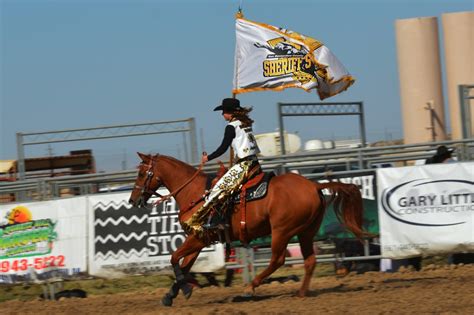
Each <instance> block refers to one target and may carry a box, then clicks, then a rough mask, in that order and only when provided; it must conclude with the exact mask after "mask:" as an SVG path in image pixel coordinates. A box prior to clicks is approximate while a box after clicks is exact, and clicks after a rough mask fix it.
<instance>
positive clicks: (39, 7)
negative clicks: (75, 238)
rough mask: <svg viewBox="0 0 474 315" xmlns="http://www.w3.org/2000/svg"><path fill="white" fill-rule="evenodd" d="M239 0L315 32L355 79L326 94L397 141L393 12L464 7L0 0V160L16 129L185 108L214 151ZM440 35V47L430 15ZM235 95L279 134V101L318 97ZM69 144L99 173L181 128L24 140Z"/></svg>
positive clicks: (295, 121)
mask: <svg viewBox="0 0 474 315" xmlns="http://www.w3.org/2000/svg"><path fill="white" fill-rule="evenodd" d="M239 4H242V9H243V13H244V16H245V18H247V19H249V20H252V21H257V22H262V23H267V24H271V25H274V26H278V27H282V28H286V29H289V30H292V31H295V32H299V33H302V34H305V35H307V36H311V37H313V38H316V39H318V40H319V41H321V42H323V43H324V44H325V45H326V46H327V47H328V48H329V49H330V50H331V51H332V52H333V54H334V55H336V56H337V58H338V59H339V60H340V61H341V62H342V64H344V66H345V67H346V68H347V69H348V71H349V72H350V73H351V75H353V76H354V77H355V78H356V82H355V84H354V85H353V86H352V87H350V88H349V89H348V90H347V91H345V92H343V93H341V94H339V95H336V96H333V97H331V98H329V99H326V100H325V102H352V101H362V102H363V104H364V110H365V120H366V133H367V138H368V140H369V141H371V142H373V141H379V140H393V139H401V138H402V137H403V131H402V122H401V113H400V96H399V82H398V72H397V69H398V68H397V67H398V66H397V58H396V42H395V27H394V25H395V21H396V20H397V19H407V18H415V17H429V16H436V17H438V19H439V23H441V15H442V14H443V13H449V12H460V11H471V10H474V1H473V0H398V1H397V0H314V1H309V0H292V1H288V0H283V1H282V0H271V1H270V0H268V1H267V0H253V1H249V0H243V1H240V0H202V1H198V0H196V1H191V0H188V1H184V0H174V1H172V0H166V1H161V0H114V1H112V0H100V1H99V0H94V1H93V0H63V1H59V0H56V1H46V0H0V160H5V159H16V158H17V145H16V133H17V132H40V131H53V130H64V129H72V128H93V127H98V126H107V125H123V124H134V123H144V122H155V121H170V120H181V119H188V118H191V117H194V118H195V121H196V128H197V131H198V132H197V133H198V150H199V151H203V150H205V151H208V152H212V151H213V150H214V149H216V148H217V146H218V145H219V144H220V142H221V140H222V137H223V130H224V128H225V125H226V122H225V121H224V120H223V118H222V116H221V115H220V114H219V113H218V112H213V111H212V109H213V108H214V107H215V106H217V105H219V104H220V103H221V100H222V99H223V98H225V97H230V96H231V95H232V80H233V71H234V49H235V13H236V12H237V10H238V7H239ZM439 32H440V35H441V38H440V46H441V56H443V52H442V47H443V44H442V28H441V25H440V26H439ZM442 66H443V69H442V70H443V72H444V64H443V65H442ZM443 80H444V81H445V78H443ZM443 84H446V82H443ZM238 98H239V99H240V101H241V103H242V105H243V106H252V107H253V111H252V113H251V116H252V118H253V119H254V120H255V123H254V128H253V129H254V132H255V133H257V134H259V133H268V132H274V131H276V130H277V128H278V115H277V103H278V102H320V100H319V98H318V96H317V94H316V93H315V92H314V91H313V92H311V93H308V92H305V91H303V90H301V89H286V90H284V91H282V92H273V91H265V92H252V93H245V94H240V95H239V96H238ZM444 98H445V106H447V94H446V92H445V93H444ZM445 112H446V113H447V112H448V111H447V110H446V111H445ZM446 121H449V119H447V120H446ZM448 127H449V126H448ZM285 128H286V130H287V131H288V132H291V133H297V134H298V135H299V136H300V138H301V139H302V140H303V142H305V141H307V140H310V139H321V140H341V139H356V138H358V135H359V130H358V119H357V117H356V116H348V117H329V116H325V117H304V118H285ZM79 149H92V150H93V153H94V155H95V158H96V161H97V168H98V170H99V171H113V170H121V169H130V168H133V167H135V165H136V164H138V162H139V160H138V157H137V156H136V154H135V152H137V151H140V152H145V153H152V152H153V153H155V152H159V153H162V154H168V155H172V156H175V157H177V158H180V159H185V150H184V149H183V137H182V135H181V134H165V135H152V136H143V137H131V138H119V139H110V140H96V141H81V142H72V143H58V144H51V145H49V146H48V145H35V146H28V147H26V151H25V153H26V157H27V158H28V157H41V156H48V155H51V154H52V155H63V154H68V153H69V151H70V150H79Z"/></svg>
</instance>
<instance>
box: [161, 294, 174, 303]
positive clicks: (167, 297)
mask: <svg viewBox="0 0 474 315" xmlns="http://www.w3.org/2000/svg"><path fill="white" fill-rule="evenodd" d="M161 304H163V306H171V305H173V298H172V297H171V296H170V295H169V294H165V296H164V297H163V298H162V299H161Z"/></svg>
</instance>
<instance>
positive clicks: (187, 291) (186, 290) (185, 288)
mask: <svg viewBox="0 0 474 315" xmlns="http://www.w3.org/2000/svg"><path fill="white" fill-rule="evenodd" d="M181 290H182V291H183V294H184V297H185V298H186V300H187V299H189V298H190V297H191V294H193V286H192V285H190V284H189V283H186V284H183V285H182V286H181Z"/></svg>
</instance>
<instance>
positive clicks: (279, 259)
mask: <svg viewBox="0 0 474 315" xmlns="http://www.w3.org/2000/svg"><path fill="white" fill-rule="evenodd" d="M289 240H290V238H289V237H287V236H282V235H281V234H280V233H276V232H275V231H273V232H272V258H271V259H270V264H269V265H268V267H267V268H265V270H263V271H262V272H261V273H259V274H258V275H257V276H256V277H255V279H253V281H252V283H251V284H250V285H249V286H248V287H247V288H246V289H245V292H246V293H247V294H253V293H254V292H255V288H256V287H258V286H259V285H260V284H261V283H262V281H263V279H265V278H266V277H268V276H269V275H271V274H272V273H273V272H275V270H277V269H278V268H280V267H281V266H282V265H283V264H284V263H285V255H286V246H287V245H288V242H289Z"/></svg>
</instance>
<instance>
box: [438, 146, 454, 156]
mask: <svg viewBox="0 0 474 315" xmlns="http://www.w3.org/2000/svg"><path fill="white" fill-rule="evenodd" d="M454 150H455V149H454V148H448V147H446V146H444V145H440V146H439V147H438V148H437V149H436V154H435V155H434V156H440V157H443V156H449V155H451V153H453V152H454Z"/></svg>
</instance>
